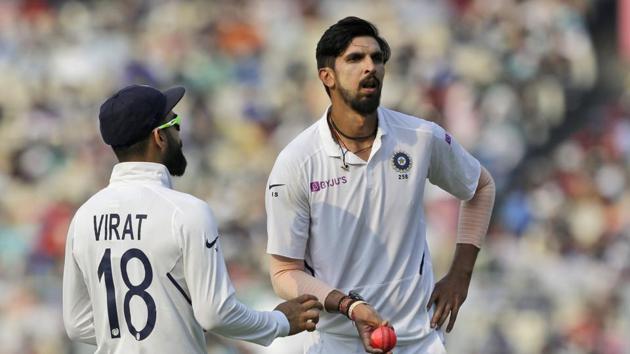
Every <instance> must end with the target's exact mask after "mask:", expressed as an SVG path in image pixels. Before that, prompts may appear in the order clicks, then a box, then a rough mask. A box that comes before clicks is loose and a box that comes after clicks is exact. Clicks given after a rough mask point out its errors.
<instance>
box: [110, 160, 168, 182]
mask: <svg viewBox="0 0 630 354" xmlns="http://www.w3.org/2000/svg"><path fill="white" fill-rule="evenodd" d="M125 181H138V182H149V183H151V182H152V183H159V184H161V185H163V186H164V187H167V188H172V182H171V175H170V174H169V173H168V170H167V169H166V166H164V165H162V164H159V163H155V162H121V163H118V164H116V165H115V166H114V169H113V170H112V176H111V177H110V179H109V183H116V182H125Z"/></svg>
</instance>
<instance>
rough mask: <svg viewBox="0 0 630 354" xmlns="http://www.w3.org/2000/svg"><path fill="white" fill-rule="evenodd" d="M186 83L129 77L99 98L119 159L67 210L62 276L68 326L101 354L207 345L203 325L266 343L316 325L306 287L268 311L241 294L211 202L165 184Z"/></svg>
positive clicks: (175, 162) (173, 169)
mask: <svg viewBox="0 0 630 354" xmlns="http://www.w3.org/2000/svg"><path fill="white" fill-rule="evenodd" d="M183 95H184V89H183V88H182V87H175V88H172V89H169V90H166V91H164V92H161V91H159V90H157V89H155V88H152V87H149V86H138V85H134V86H129V87H126V88H124V89H122V90H120V91H119V92H117V93H115V94H114V95H113V96H112V97H110V98H108V99H107V100H106V101H105V103H103V105H102V106H101V110H100V114H99V121H100V129H101V135H102V136H103V140H104V141H105V142H106V143H107V144H109V145H111V146H112V148H113V150H114V153H115V154H116V156H117V157H118V159H119V160H120V163H118V164H116V165H115V166H114V169H113V171H112V175H111V178H110V182H109V185H108V186H106V187H105V188H104V189H102V190H101V191H99V192H98V193H96V194H95V195H93V196H92V197H91V198H90V199H89V200H88V201H87V202H85V203H84V204H83V205H82V206H81V207H80V208H79V209H78V210H77V212H76V214H75V215H74V217H73V218H72V222H71V224H70V228H69V230H68V238H67V241H66V254H65V263H64V275H63V320H64V325H65V328H66V331H67V333H68V336H69V337H70V338H71V339H73V340H77V341H81V342H86V343H91V344H95V345H96V346H97V348H96V353H205V352H206V341H205V338H204V333H203V331H204V330H207V331H213V332H215V333H217V334H221V335H223V336H227V337H231V338H234V339H241V340H246V341H250V342H254V343H258V344H262V345H268V344H270V343H271V342H272V341H273V340H274V339H275V338H277V337H281V336H286V335H291V334H295V333H298V332H301V331H304V330H309V331H312V330H314V329H315V326H316V324H317V321H318V319H319V309H321V308H322V304H321V303H319V302H318V301H317V299H316V298H315V297H314V296H312V295H303V296H299V297H297V298H295V299H292V300H289V301H286V302H283V303H281V304H280V305H278V306H277V307H276V308H275V310H274V311H255V310H252V309H250V308H248V307H247V306H245V305H243V304H242V303H241V302H239V301H238V300H237V299H236V296H235V292H234V288H233V286H232V283H231V281H230V278H229V275H228V272H227V269H226V266H225V261H224V259H223V252H222V249H221V241H220V240H219V233H218V228H217V223H216V220H215V217H214V215H213V213H212V210H210V207H209V206H208V204H207V203H206V202H204V201H202V200H200V199H197V198H195V197H193V196H192V195H189V194H186V193H182V192H178V191H176V190H173V189H172V183H171V176H172V175H175V176H177V175H181V174H183V173H184V170H185V169H186V159H185V158H184V155H183V153H182V142H181V139H180V136H179V124H180V123H181V118H180V117H178V116H177V115H176V114H175V113H173V108H174V107H175V105H176V104H177V102H179V100H181V98H182V97H183Z"/></svg>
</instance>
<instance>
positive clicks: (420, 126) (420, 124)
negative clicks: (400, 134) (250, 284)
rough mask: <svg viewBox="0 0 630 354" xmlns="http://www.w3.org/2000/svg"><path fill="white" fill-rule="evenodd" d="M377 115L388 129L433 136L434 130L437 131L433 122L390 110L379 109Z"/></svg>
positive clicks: (437, 127) (437, 126) (436, 126)
mask: <svg viewBox="0 0 630 354" xmlns="http://www.w3.org/2000/svg"><path fill="white" fill-rule="evenodd" d="M379 114H380V115H381V116H383V119H385V120H386V121H387V124H388V125H389V127H390V128H392V129H394V130H402V131H415V132H418V133H427V134H435V131H436V129H439V125H437V124H436V123H434V122H431V121H428V120H426V119H423V118H420V117H416V116H412V115H409V114H406V113H402V112H398V111H395V110H392V109H388V108H384V107H379Z"/></svg>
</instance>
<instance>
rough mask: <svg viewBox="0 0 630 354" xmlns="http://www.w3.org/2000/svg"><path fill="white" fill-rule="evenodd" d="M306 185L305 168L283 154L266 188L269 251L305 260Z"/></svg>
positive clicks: (308, 218)
mask: <svg viewBox="0 0 630 354" xmlns="http://www.w3.org/2000/svg"><path fill="white" fill-rule="evenodd" d="M307 186H308V183H307V181H306V178H305V176H304V172H303V168H302V167H301V166H299V165H298V164H297V163H295V162H294V161H292V160H291V159H290V158H289V157H288V156H287V154H286V153H285V152H283V153H281V154H280V156H278V159H277V160H276V163H275V165H274V166H273V169H272V171H271V174H270V175H269V180H268V182H267V187H266V190H265V208H266V210H267V235H268V240H267V253H269V254H275V255H279V256H284V257H289V258H295V259H304V254H305V252H306V245H307V242H308V235H309V226H310V206H309V200H308V191H307V190H306V187H307Z"/></svg>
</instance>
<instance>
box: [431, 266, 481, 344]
mask: <svg viewBox="0 0 630 354" xmlns="http://www.w3.org/2000/svg"><path fill="white" fill-rule="evenodd" d="M471 276H472V274H470V273H466V272H458V271H451V272H449V273H448V274H446V276H444V278H442V279H441V280H440V281H439V282H437V283H436V284H435V287H434V288H433V293H432V294H431V297H430V298H429V303H428V304H427V311H428V310H429V309H430V308H431V306H433V304H435V305H436V307H435V312H434V313H433V317H432V318H431V328H441V327H442V325H443V324H444V322H445V321H446V318H447V317H450V318H449V321H448V326H447V327H446V332H450V331H451V330H452V329H453V326H454V325H455V320H457V313H458V312H459V308H460V306H461V305H462V304H463V303H464V301H465V300H466V296H467V295H468V285H470V278H471ZM449 314H450V316H449Z"/></svg>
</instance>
